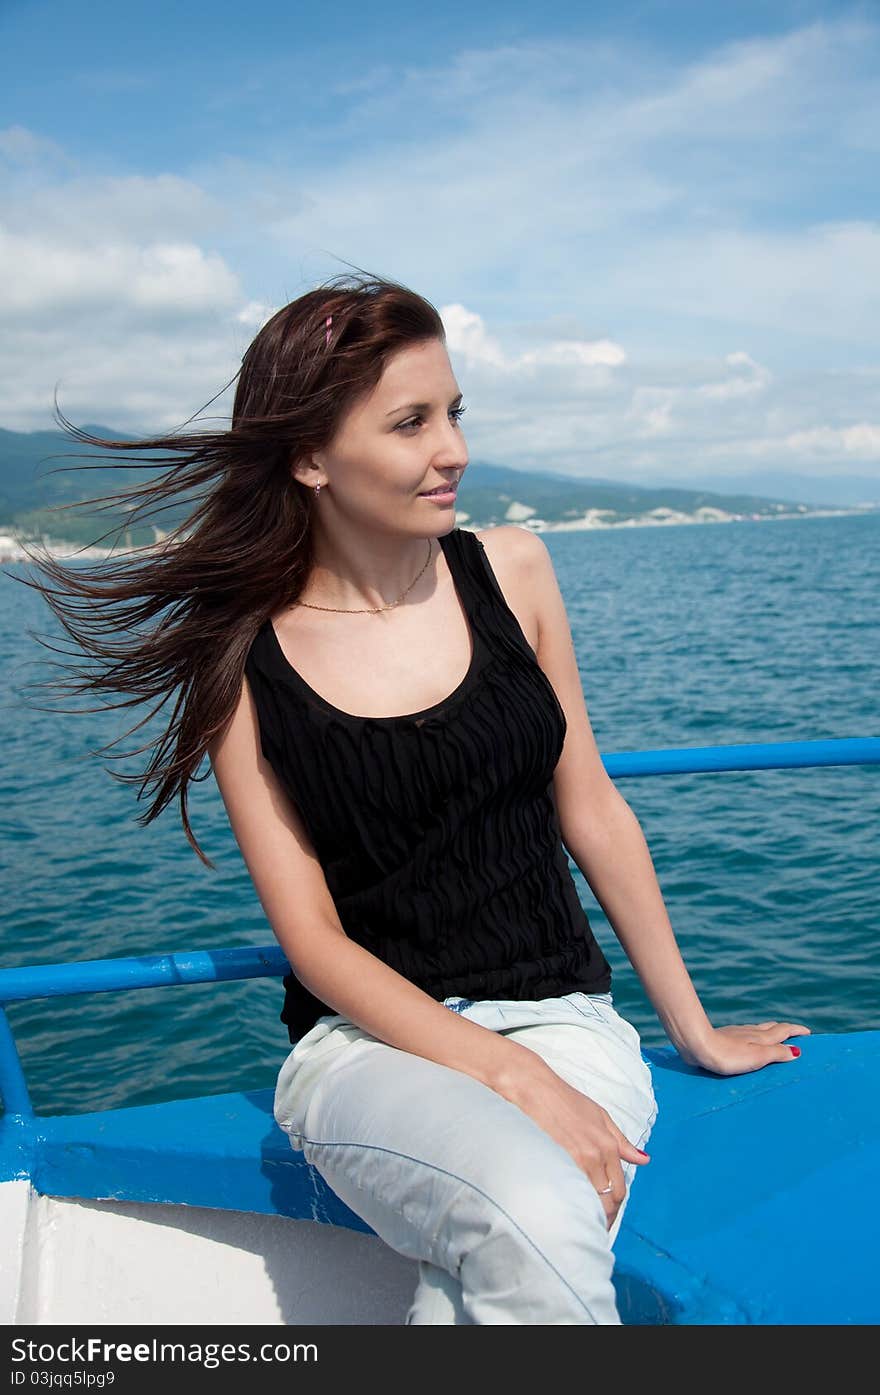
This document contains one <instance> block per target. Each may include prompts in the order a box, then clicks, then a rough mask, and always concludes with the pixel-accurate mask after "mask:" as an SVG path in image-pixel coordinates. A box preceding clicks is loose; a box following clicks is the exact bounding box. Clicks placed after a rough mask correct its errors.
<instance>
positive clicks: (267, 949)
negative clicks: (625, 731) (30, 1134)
mask: <svg viewBox="0 0 880 1395" xmlns="http://www.w3.org/2000/svg"><path fill="white" fill-rule="evenodd" d="M602 761H603V764H604V766H605V769H606V770H607V771H608V774H609V775H610V776H611V777H612V778H613V779H617V778H621V777H623V778H625V777H627V776H636V775H671V774H696V773H701V772H709V771H723V770H788V769H795V768H806V767H810V766H829V765H880V737H874V736H858V737H844V738H837V739H831V740H825V741H771V742H756V743H753V744H747V745H738V746H694V747H675V748H672V749H667V750H656V751H618V752H614V753H612V754H609V755H607V756H603V757H602ZM289 967H290V965H289V963H288V961H287V958H286V957H285V955H284V952H283V950H282V949H281V948H280V946H278V945H259V946H251V945H240V946H235V947H234V948H232V949H216V950H179V951H175V952H173V953H168V954H148V955H139V956H137V957H136V958H132V959H94V960H81V961H79V962H75V963H72V964H71V963H68V964H35V965H29V966H26V967H23V968H19V969H0V1097H2V1100H3V1104H4V1108H5V1111H6V1115H7V1116H18V1117H19V1118H21V1119H27V1118H32V1117H33V1107H32V1105H31V1101H30V1096H29V1094H28V1089H27V1083H26V1081H25V1076H24V1071H23V1070H22V1066H21V1060H20V1058H19V1055H18V1050H17V1048H16V1045H15V1039H14V1037H13V1034H12V1030H11V1028H10V1026H9V1022H8V1020H7V1017H6V1013H5V1012H4V1010H3V1009H4V1007H5V1005H6V1004H8V1003H15V1002H25V1001H29V1000H31V999H34V998H56V997H65V996H73V995H76V994H79V993H110V992H116V991H120V990H129V989H133V988H160V987H167V986H168V985H171V984H183V983H221V982H224V981H229V980H232V979H246V978H273V977H274V978H280V977H281V976H282V975H284V974H286V973H287V971H288V969H289Z"/></svg>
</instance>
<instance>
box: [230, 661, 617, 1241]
mask: <svg viewBox="0 0 880 1395" xmlns="http://www.w3.org/2000/svg"><path fill="white" fill-rule="evenodd" d="M208 754H209V756H210V760H211V765H212V768H213V772H214V777H215V779H216V781H217V784H218V786H219V789H220V793H221V796H222V798H223V803H224V805H225V807H226V812H227V815H228V817H229V822H230V825H231V827H232V831H233V834H234V835H235V839H236V842H237V843H238V846H239V848H240V850H241V854H242V856H243V858H244V861H245V864H246V866H247V869H248V872H249V873H250V876H251V880H252V881H253V884H254V887H255V889H256V892H257V895H258V897H259V899H260V904H261V905H262V907H263V910H264V912H265V914H266V917H267V919H268V921H269V924H270V925H271V926H272V930H273V932H274V934H275V937H276V939H277V940H278V943H279V944H280V946H281V948H282V949H283V950H284V953H285V955H286V956H287V959H288V961H289V963H290V966H291V969H292V970H293V972H294V973H295V975H296V977H297V978H298V979H299V980H300V981H301V982H302V983H303V984H304V985H305V986H306V988H307V989H308V990H309V991H310V992H311V993H313V994H314V995H315V997H316V998H318V999H320V1000H321V1002H324V1003H327V1004H328V1006H330V1007H331V1008H333V1010H334V1011H335V1012H339V1013H341V1014H343V1016H345V1017H347V1018H348V1019H349V1020H350V1021H351V1022H354V1023H355V1024H356V1025H357V1026H358V1027H361V1028H362V1029H363V1030H364V1031H366V1032H369V1034H370V1035H371V1036H374V1037H377V1038H378V1039H379V1040H380V1041H384V1042H387V1043H388V1044H389V1045H390V1046H396V1047H398V1048H399V1049H400V1050H402V1051H409V1052H411V1053H412V1054H413V1055H416V1056H423V1057H426V1058H427V1059H428V1060H431V1061H436V1062H437V1063H438V1064H439V1065H443V1066H448V1067H449V1068H450V1069H452V1070H458V1071H463V1072H465V1073H466V1074H467V1075H471V1076H473V1077H474V1078H475V1079H476V1080H479V1081H481V1082H482V1083H483V1084H484V1085H488V1086H489V1087H490V1089H493V1090H495V1091H496V1092H497V1093H498V1094H501V1095H503V1096H504V1097H505V1098H506V1099H509V1100H511V1101H512V1102H513V1103H514V1104H516V1105H518V1106H519V1108H521V1109H522V1110H523V1111H524V1112H525V1113H527V1114H529V1115H530V1116H531V1117H532V1118H534V1119H535V1120H536V1122H537V1123H539V1124H540V1125H541V1127H542V1128H544V1129H545V1130H546V1131H547V1132H548V1133H550V1134H551V1136H552V1137H554V1138H556V1139H557V1141H558V1142H559V1143H561V1144H562V1146H563V1147H565V1148H567V1150H568V1151H569V1153H571V1155H572V1157H573V1158H574V1160H575V1161H576V1162H577V1163H578V1165H579V1166H580V1167H582V1168H583V1170H584V1171H585V1172H587V1174H588V1175H589V1176H590V1178H591V1180H592V1181H593V1182H594V1184H595V1185H596V1188H597V1190H598V1189H599V1188H601V1187H604V1186H605V1185H606V1177H607V1180H608V1181H611V1182H613V1183H614V1192H613V1193H609V1194H608V1195H607V1196H603V1197H602V1200H603V1202H605V1203H611V1202H612V1201H613V1200H615V1199H617V1200H616V1204H615V1205H614V1209H613V1212H611V1211H609V1214H610V1215H611V1217H612V1219H613V1215H614V1214H616V1210H617V1206H618V1205H619V1201H620V1200H622V1199H623V1194H624V1187H623V1174H622V1171H621V1169H620V1164H619V1158H620V1157H621V1156H622V1157H624V1158H625V1159H626V1160H627V1161H632V1162H644V1161H645V1158H644V1155H643V1154H640V1153H639V1152H638V1150H637V1149H635V1148H634V1147H633V1146H632V1144H630V1143H629V1142H628V1141H627V1139H626V1138H625V1136H624V1135H623V1134H622V1133H621V1132H620V1130H619V1129H617V1127H616V1125H614V1123H613V1122H612V1121H611V1119H610V1117H609V1116H608V1115H607V1113H606V1111H605V1110H603V1109H601V1108H600V1106H598V1105H596V1104H595V1103H594V1102H593V1101H591V1100H588V1099H587V1098H586V1097H585V1096H584V1095H582V1094H581V1093H580V1092H579V1091H577V1090H575V1089H574V1088H573V1087H571V1086H569V1085H568V1084H567V1083H566V1082H565V1081H563V1080H562V1079H561V1077H560V1076H558V1075H557V1074H556V1072H555V1071H553V1070H551V1069H550V1067H549V1066H548V1065H547V1064H546V1062H544V1061H543V1060H542V1058H541V1057H540V1056H539V1055H538V1054H537V1052H534V1051H531V1050H529V1049H528V1047H525V1046H521V1045H520V1044H519V1043H518V1042H514V1041H511V1040H510V1039H509V1038H507V1037H504V1036H502V1035H499V1034H498V1033H497V1032H493V1031H491V1030H490V1029H489V1028H486V1027H482V1026H480V1024H479V1023H477V1022H472V1021H470V1020H469V1019H468V1018H466V1017H463V1016H461V1015H460V1014H458V1013H455V1012H450V1011H449V1009H448V1008H446V1007H444V1006H443V1004H442V1003H440V1002H438V1001H437V1000H436V999H435V998H432V997H431V996H430V994H428V993H425V992H423V990H422V989H420V988H417V987H416V985H415V984H413V983H411V982H410V981H409V979H407V978H404V976H403V975H402V974H399V973H398V972H397V971H396V970H395V969H392V968H390V966H389V965H387V964H385V963H383V962H382V960H380V959H378V958H377V957H376V956H375V955H374V954H371V953H370V952H369V950H366V949H364V948H363V947H362V946H361V945H358V944H356V943H355V942H354V941H353V940H351V939H349V937H348V936H347V935H346V933H345V930H344V929H343V926H342V924H341V922H340V920H339V916H338V913H337V911H336V907H335V904H334V901H333V898H332V896H331V894H330V890H329V888H328V886H327V881H326V878H325V877H324V873H323V870H322V868H321V864H320V862H319V861H318V858H317V855H316V853H315V850H314V847H313V845H312V842H311V840H310V838H309V836H308V833H307V832H306V829H305V826H304V824H303V820H302V817H301V815H300V813H299V811H298V809H297V808H296V806H295V804H294V803H293V801H292V800H291V799H290V798H289V797H288V795H287V793H286V792H285V790H284V789H283V787H282V785H281V783H280V781H279V779H278V777H277V775H276V774H275V771H274V770H273V769H272V767H271V765H270V764H269V762H268V761H267V760H266V758H265V756H264V755H263V752H262V749H261V746H260V735H259V719H258V716H257V711H256V707H255V704H254V700H253V696H252V694H251V690H250V685H249V683H248V680H247V678H246V677H245V678H243V679H242V687H241V693H240V696H239V700H238V702H237V704H236V708H235V711H234V712H233V715H232V717H231V718H230V720H229V722H228V723H227V725H226V727H225V728H224V730H223V732H222V733H221V734H220V735H219V736H217V737H215V738H214V740H213V741H212V742H211V743H210V746H209V748H208ZM600 1116H601V1117H600ZM612 1155H613V1164H614V1166H613V1167H612V1165H611V1164H612ZM618 1192H619V1193H620V1196H619V1198H618ZM606 1210H609V1207H608V1206H607V1205H606ZM610 1223H611V1222H610V1221H609V1225H610Z"/></svg>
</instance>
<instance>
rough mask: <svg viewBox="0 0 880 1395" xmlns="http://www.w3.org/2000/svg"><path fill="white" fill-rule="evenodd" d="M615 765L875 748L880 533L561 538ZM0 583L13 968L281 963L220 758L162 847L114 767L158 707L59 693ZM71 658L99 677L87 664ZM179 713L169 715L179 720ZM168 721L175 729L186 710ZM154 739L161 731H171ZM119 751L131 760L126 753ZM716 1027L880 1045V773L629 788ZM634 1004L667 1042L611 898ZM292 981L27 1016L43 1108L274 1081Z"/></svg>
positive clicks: (775, 529) (624, 985)
mask: <svg viewBox="0 0 880 1395" xmlns="http://www.w3.org/2000/svg"><path fill="white" fill-rule="evenodd" d="M542 536H543V538H544V541H545V543H546V545H547V548H548V550H549V552H550V554H551V557H552V559H553V563H554V566H555V568H556V574H557V577H558V579H559V584H560V588H561V590H562V594H563V596H564V598H565V602H566V607H567V611H568V615H569V619H570V622H571V628H572V635H573V639H574V644H575V649H576V652H577V656H578V662H579V666H580V674H581V680H582V684H583V689H584V695H585V698H586V701H587V707H588V710H589V715H590V720H591V723H592V727H593V731H594V733H595V736H596V740H597V743H598V746H599V749H600V751H601V752H602V753H603V754H608V753H611V752H615V751H629V750H640V749H657V748H661V747H683V746H685V747H687V746H709V745H719V744H723V745H728V744H737V743H742V742H755V741H801V740H816V739H820V738H830V737H852V736H875V735H877V734H878V690H880V682H878V676H880V675H878V656H880V620H878V594H880V513H864V514H850V515H838V516H829V517H805V518H800V519H787V520H782V519H780V520H774V521H749V522H745V521H743V522H736V523H725V524H721V523H719V524H707V525H699V526H697V525H695V526H687V525H680V526H664V527H639V528H615V529H603V530H591V531H585V532H576V533H574V532H573V533H544V534H543V535H542ZM29 574H30V573H29V570H28V568H27V566H26V565H25V566H23V567H20V566H19V565H18V564H6V565H5V568H4V570H3V571H2V572H0V636H2V643H3V653H4V654H5V656H6V658H5V664H4V667H3V674H2V688H3V691H2V695H0V703H2V706H0V712H2V718H0V720H2V730H3V756H4V759H3V762H2V772H0V895H2V906H3V913H4V929H3V944H2V954H0V967H7V966H11V965H24V964H49V963H54V962H59V961H70V960H82V959H99V958H108V957H114V958H115V957H119V956H132V955H141V954H155V953H157V952H160V951H171V950H191V949H216V948H221V947H224V946H232V945H242V944H252V945H265V944H271V943H273V935H272V931H271V928H270V926H269V924H268V922H267V920H266V917H265V915H264V913H263V911H262V908H261V906H260V904H259V901H258V898H257V895H256V892H255V890H254V888H253V885H252V883H251V881H250V878H249V876H248V873H247V869H246V867H245V865H244V862H243V860H242V858H241V854H240V853H239V851H238V848H237V845H236V843H235V840H234V838H233V836H232V833H231V830H230V828H229V824H228V821H227V818H226V812H225V809H224V806H223V802H222V800H221V797H220V793H219V790H218V789H217V786H216V783H215V782H214V779H213V776H211V774H210V770H209V767H208V764H207V761H206V762H205V763H204V765H203V767H202V772H207V778H205V779H203V780H201V781H200V782H199V783H197V784H195V785H193V786H191V787H190V794H189V806H190V818H191V821H192V824H193V828H194V830H195V834H196V837H197V838H198V840H199V842H200V843H201V845H202V847H203V848H204V850H205V852H206V853H207V854H208V856H209V857H210V858H211V859H212V861H213V862H214V863H215V864H216V868H215V870H213V871H212V870H210V869H208V868H206V867H205V866H204V864H203V863H202V862H201V861H200V860H199V859H198V857H197V856H196V854H195V853H194V852H193V850H192V849H191V847H190V845H189V843H188V842H187V840H186V837H185V835H184V833H183V829H182V825H181V822H180V817H179V813H178V806H177V804H176V803H172V804H171V805H169V806H168V807H167V808H166V809H165V811H164V812H163V814H162V815H161V816H160V817H159V819H158V820H156V821H155V822H153V823H151V824H150V825H148V826H147V827H142V826H140V825H139V824H138V823H137V822H136V820H137V818H138V817H139V816H141V815H143V813H144V812H145V811H146V808H147V805H148V800H147V797H146V796H145V797H144V798H143V799H142V800H141V801H140V802H139V801H138V799H137V794H138V788H139V786H138V784H131V783H123V782H121V781H119V780H114V779H113V778H112V776H111V775H110V774H109V773H108V770H115V771H116V772H117V773H126V774H129V775H134V774H136V773H137V772H139V771H141V770H143V768H144V767H145V765H146V762H147V759H148V754H147V753H145V754H143V755H142V756H136V757H135V756H132V757H127V758H122V759H120V758H119V757H120V755H123V756H124V753H127V752H133V751H134V749H135V748H136V747H137V746H138V745H140V744H142V742H143V741H144V740H145V739H146V738H145V735H144V729H142V730H141V731H140V732H134V733H133V734H132V735H131V736H129V737H127V738H126V739H124V740H121V741H119V742H118V743H117V744H116V745H115V746H112V747H111V748H110V750H109V751H104V752H103V753H98V754H94V752H98V748H100V747H101V746H105V747H106V746H108V744H109V743H111V742H114V741H115V740H116V739H117V738H119V737H122V736H123V734H124V733H125V732H126V731H127V730H128V729H129V728H130V727H132V726H133V725H134V723H135V722H136V721H137V720H139V719H140V718H141V717H142V716H144V715H145V712H146V709H127V708H119V709H117V710H116V711H115V712H114V711H108V712H101V711H98V712H95V713H91V714H85V713H83V712H77V713H74V714H71V713H59V712H57V711H41V710H39V707H40V706H42V707H49V706H52V705H55V706H58V705H64V706H68V707H77V706H78V707H80V708H82V707H86V706H94V707H98V706H99V699H97V698H94V697H92V696H90V695H89V696H86V697H82V698H68V699H60V700H59V699H57V698H49V697H47V696H46V694H45V692H44V693H43V694H40V693H38V692H36V691H34V690H33V689H30V690H28V689H27V685H28V684H32V683H34V682H39V681H40V680H41V679H43V678H47V677H50V676H53V675H55V676H57V675H58V672H59V671H58V669H57V668H53V667H52V666H51V665H52V662H53V661H54V662H56V663H57V662H58V661H59V658H60V656H59V655H58V654H57V653H56V654H54V655H53V654H52V653H51V652H50V651H48V650H46V649H45V648H43V646H42V645H40V644H39V643H38V642H37V640H36V639H35V638H34V637H33V636H32V634H31V633H29V631H34V632H36V634H37V635H39V636H41V637H43V638H44V639H46V640H48V641H50V642H51V643H53V644H55V645H56V646H60V647H61V648H62V649H67V648H69V644H70V641H69V640H68V639H67V638H66V637H65V636H64V635H63V634H62V633H61V630H60V626H59V625H58V623H57V621H56V619H55V617H54V616H53V615H52V613H51V611H50V609H49V607H48V605H47V604H46V603H45V602H44V601H43V600H42V599H41V597H40V596H39V595H38V594H37V593H36V592H35V591H33V590H31V589H29V588H28V587H26V586H24V585H22V584H20V582H17V581H15V580H13V579H12V578H13V577H14V576H16V575H20V576H25V575H29ZM69 662H74V660H73V659H71V660H69ZM168 706H170V704H166V709H167V707H168ZM169 716H170V713H169ZM147 730H149V731H158V730H161V728H160V727H157V726H156V724H155V723H153V724H152V725H151V726H150V727H149V728H147ZM113 753H115V754H113ZM618 788H619V789H620V791H621V793H622V794H623V795H624V797H625V798H626V799H627V801H628V802H629V804H630V806H631V808H632V809H633V810H634V812H635V814H636V816H637V817H638V819H639V822H640V824H641V827H642V830H643V832H644V834H645V837H646V839H647V843H648V846H649V849H650V852H651V856H652V859H653V863H654V867H655V870H656V874H657V878H658V881H659V884H660V888H661V891H662V894H663V898H664V901H665V905H666V908H667V910H668V912H669V915H670V918H671V921H672V925H673V929H674V931H675V935H676V938H677V941H678V945H679V947H680V949H681V953H682V955H683V958H684V961H685V964H686V965H687V968H688V971H689V973H690V975H691V978H692V979H693V982H694V984H695V986H696V989H697V991H698V993H699V995H700V998H701V1000H702V1002H703V1004H704V1006H705V1008H706V1011H707V1012H708V1014H709V1016H710V1018H711V1020H712V1021H713V1022H714V1023H715V1024H716V1025H718V1026H720V1025H723V1024H725V1023H737V1022H757V1021H763V1020H766V1019H768V1018H779V1019H783V1020H786V1021H793V1022H803V1023H805V1024H806V1025H807V1026H809V1027H810V1028H811V1029H812V1030H813V1031H814V1032H854V1031H861V1030H866V1029H876V1028H880V986H878V985H880V973H878V968H880V952H878V948H877V930H876V925H875V916H876V914H877V910H878V902H880V856H878V815H880V767H877V766H871V767H858V766H845V767H827V768H818V769H806V770H778V771H758V772H731V773H724V772H714V773H708V774H695V775H665V776H645V777H631V778H626V779H624V778H621V779H619V781H618ZM572 871H573V873H574V875H575V881H576V883H577V886H578V891H579V893H580V896H581V900H582V902H583V904H584V907H585V908H586V910H587V914H588V916H589V918H590V921H591V923H592V925H593V928H594V931H595V933H596V935H597V938H598V939H599V941H600V943H601V945H602V948H603V950H604V951H605V954H606V956H607V957H608V959H609V960H610V962H611V965H612V969H613V993H614V1000H615V1005H616V1006H617V1008H618V1010H619V1011H621V1012H622V1013H623V1014H624V1015H625V1016H627V1017H629V1018H630V1020H631V1021H632V1022H633V1023H634V1024H635V1025H636V1027H637V1028H638V1030H639V1031H640V1033H641V1035H642V1043H643V1046H645V1047H652V1046H661V1045H665V1044H667V1042H666V1037H665V1034H664V1032H663V1030H662V1027H661V1025H660V1023H659V1021H658V1018H657V1015H656V1013H655V1011H654V1009H653V1007H652V1004H651V1002H650V1000H649V999H648V997H647V995H646V994H645V991H644V988H643V986H642V985H641V983H640V981H639V979H638V977H637V976H636V974H635V972H634V970H633V969H632V967H631V965H630V964H629V961H628V960H627V958H626V956H625V954H624V953H623V951H622V949H621V946H620V944H619V942H618V941H617V939H616V937H615V935H614V931H613V929H612V927H611V926H610V924H609V923H608V921H607V920H606V918H605V917H604V915H603V914H602V912H601V910H600V908H599V907H598V905H597V903H596V901H595V899H594V897H593V895H592V893H591V891H590V888H589V886H588V885H587V883H586V882H585V880H584V878H583V877H582V875H581V874H580V872H579V870H578V869H577V868H576V867H575V866H574V864H572ZM281 1002H282V988H281V984H280V981H279V980H278V979H268V980H249V981H247V982H244V983H222V984H205V985H191V986H181V987H174V988H162V989H145V990H139V991H135V992H129V993H101V994H98V993H92V994H87V995H83V996H80V997H66V998H56V999H46V1000H42V1001H37V1002H33V1003H27V1004H14V1005H12V1006H11V1007H10V1009H9V1020H10V1023H11V1025H12V1027H13V1030H14V1032H15V1035H16V1039H17V1041H18V1044H19V1049H20V1051H21V1055H22V1060H23V1064H24V1068H25V1073H26V1076H27V1079H28V1084H29V1086H30V1089H31V1093H32V1097H33V1101H34V1105H35V1107H36V1108H37V1111H38V1112H43V1113H50V1112H65V1113H78V1112H81V1111H84V1110H93V1109H102V1108H110V1107H113V1106H118V1105H123V1104H145V1103H149V1102H152V1101H155V1100H161V1099H168V1098H172V1097H175V1096H184V1095H189V1094H203V1093H221V1092H225V1091H228V1090H242V1089H257V1088H261V1087H265V1086H267V1085H270V1084H272V1083H274V1077H275V1074H276V1072H277V1070H278V1068H279V1067H280V1065H281V1062H282V1061H283V1059H284V1057H285V1055H286V1053H287V1051H288V1050H289V1042H288V1040H287V1033H286V1029H285V1027H284V1026H283V1024H282V1023H281V1022H280V1021H279V1017H278V1014H279V1012H280V1009H281Z"/></svg>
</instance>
